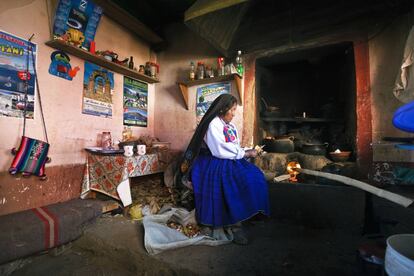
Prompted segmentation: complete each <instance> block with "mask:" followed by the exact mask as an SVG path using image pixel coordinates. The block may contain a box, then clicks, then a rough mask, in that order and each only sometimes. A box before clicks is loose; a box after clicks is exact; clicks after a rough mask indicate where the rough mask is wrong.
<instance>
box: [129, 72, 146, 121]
mask: <svg viewBox="0 0 414 276" xmlns="http://www.w3.org/2000/svg"><path fill="white" fill-rule="evenodd" d="M147 121H148V84H147V83H145V82H140V81H137V80H134V79H131V78H128V77H124V125H127V126H142V127H146V126H147Z"/></svg>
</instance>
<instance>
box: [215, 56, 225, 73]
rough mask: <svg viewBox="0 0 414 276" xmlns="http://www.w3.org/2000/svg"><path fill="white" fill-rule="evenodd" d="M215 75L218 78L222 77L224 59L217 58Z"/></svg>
mask: <svg viewBox="0 0 414 276" xmlns="http://www.w3.org/2000/svg"><path fill="white" fill-rule="evenodd" d="M217 74H218V75H219V76H224V58H223V57H219V58H217Z"/></svg>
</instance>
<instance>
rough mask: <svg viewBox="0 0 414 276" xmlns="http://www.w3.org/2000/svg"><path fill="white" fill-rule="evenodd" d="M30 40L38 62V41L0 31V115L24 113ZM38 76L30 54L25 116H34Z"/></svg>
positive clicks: (16, 115)
mask: <svg viewBox="0 0 414 276" xmlns="http://www.w3.org/2000/svg"><path fill="white" fill-rule="evenodd" d="M28 43H30V45H31V47H32V50H33V55H34V58H35V63H36V56H37V52H36V49H37V48H36V44H34V43H32V42H28V41H27V40H25V39H22V38H19V37H17V36H14V35H11V34H9V33H6V32H3V31H0V116H8V117H23V110H24V93H25V82H26V81H25V76H26V66H27V65H26V63H27V55H28V52H27V45H28ZM35 80H36V76H35V74H34V68H33V62H32V56H31V54H30V56H29V80H28V91H27V96H28V102H27V113H26V118H30V119H33V116H34V114H33V113H34V105H35Z"/></svg>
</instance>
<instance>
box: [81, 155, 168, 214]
mask: <svg viewBox="0 0 414 276" xmlns="http://www.w3.org/2000/svg"><path fill="white" fill-rule="evenodd" d="M171 158H172V153H171V152H170V151H166V150H162V151H157V152H154V153H148V154H145V155H134V156H131V157H126V156H124V155H122V154H105V155H104V154H96V153H91V152H88V153H87V158H86V166H85V171H84V176H83V181H82V193H81V198H87V197H88V194H90V192H91V191H96V192H100V193H103V194H105V195H108V196H110V197H112V198H114V199H117V200H121V201H122V204H123V205H124V206H128V205H130V204H131V203H132V198H131V191H130V183H129V178H130V177H136V176H141V175H149V174H154V173H160V172H163V171H164V170H165V169H166V168H167V166H168V164H169V163H170V161H171Z"/></svg>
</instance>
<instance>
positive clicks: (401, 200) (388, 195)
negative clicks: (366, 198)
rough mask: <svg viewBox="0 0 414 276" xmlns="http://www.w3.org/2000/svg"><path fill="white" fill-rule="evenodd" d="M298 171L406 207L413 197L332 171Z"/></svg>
mask: <svg viewBox="0 0 414 276" xmlns="http://www.w3.org/2000/svg"><path fill="white" fill-rule="evenodd" d="M297 171H298V172H300V173H304V174H309V175H314V176H319V177H324V178H327V179H331V180H335V181H339V182H341V183H344V184H346V185H349V186H353V187H356V188H359V189H362V190H364V191H367V192H370V193H372V194H374V195H376V196H379V197H382V198H385V199H387V200H390V201H392V202H394V203H397V204H399V205H402V206H404V207H406V208H407V207H408V206H410V205H411V204H412V203H413V201H414V200H413V199H410V198H408V197H405V196H401V195H399V194H396V193H392V192H389V191H386V190H384V189H380V188H377V187H374V186H372V185H369V184H368V183H365V182H362V181H359V180H356V179H353V178H350V177H346V176H342V175H337V174H332V173H325V172H319V171H313V170H307V169H297Z"/></svg>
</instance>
